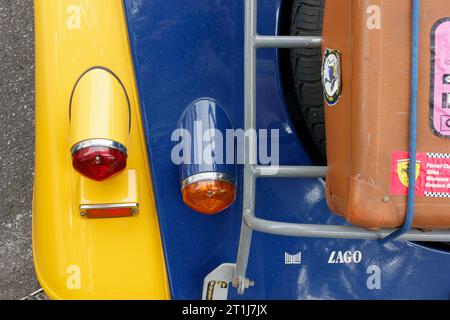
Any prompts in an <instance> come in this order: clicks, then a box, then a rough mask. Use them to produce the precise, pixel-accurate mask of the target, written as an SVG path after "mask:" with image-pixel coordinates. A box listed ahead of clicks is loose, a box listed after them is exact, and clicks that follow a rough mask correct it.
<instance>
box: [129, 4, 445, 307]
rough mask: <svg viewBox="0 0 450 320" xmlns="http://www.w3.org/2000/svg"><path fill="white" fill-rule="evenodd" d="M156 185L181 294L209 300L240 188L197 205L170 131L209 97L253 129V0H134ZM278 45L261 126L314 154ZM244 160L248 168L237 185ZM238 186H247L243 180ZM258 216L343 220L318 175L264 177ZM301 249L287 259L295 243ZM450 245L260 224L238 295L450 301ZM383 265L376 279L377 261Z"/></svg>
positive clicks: (266, 9)
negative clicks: (249, 106)
mask: <svg viewBox="0 0 450 320" xmlns="http://www.w3.org/2000/svg"><path fill="white" fill-rule="evenodd" d="M124 4H125V9H126V18H127V23H128V28H129V35H130V43H131V49H132V53H133V59H134V64H135V70H136V77H137V82H138V88H139V95H140V102H141V108H142V113H143V119H144V127H145V134H146V138H147V145H148V150H149V157H150V164H151V170H152V176H153V183H154V192H155V198H156V204H157V209H158V215H159V220H160V225H161V234H162V237H163V243H164V250H165V256H166V262H167V269H168V275H169V280H170V286H171V292H172V297H173V298H174V299H200V298H201V292H202V284H203V278H204V277H205V276H206V275H207V274H208V273H209V272H211V271H212V270H213V269H214V268H215V267H217V266H218V265H220V264H222V263H225V262H231V263H234V262H235V261H236V254H237V245H238V240H239V233H240V224H241V210H242V209H241V208H242V198H241V196H242V195H241V194H240V193H239V195H238V198H237V201H236V203H235V204H234V205H233V206H232V207H231V208H229V209H227V210H226V211H225V212H223V213H221V214H218V215H216V216H204V215H201V214H199V213H196V212H194V211H192V210H191V209H189V208H187V207H186V206H185V205H184V204H183V203H182V199H181V192H180V177H179V168H178V167H177V166H176V165H174V164H173V163H172V161H171V150H172V148H173V146H174V142H172V141H171V134H172V132H173V130H175V129H176V128H177V122H178V120H179V117H180V116H181V115H182V113H183V111H184V110H185V108H186V107H187V106H188V105H189V104H190V103H192V102H193V101H195V100H197V99H199V98H202V97H210V98H213V99H215V100H216V101H217V102H218V103H219V104H220V105H221V106H222V107H223V108H224V109H225V110H226V112H227V113H228V114H229V116H230V118H231V120H232V122H233V126H234V127H235V128H242V127H243V99H244V96H243V94H244V92H243V87H244V84H243V61H244V56H243V44H244V43H243V41H244V40H243V33H244V32H243V27H244V21H243V12H244V8H243V1H227V0H214V1H211V0H199V1H183V0H171V1H162V0H153V1H141V0H124ZM280 7H281V0H260V1H259V10H258V11H259V26H258V28H259V33H261V34H276V33H277V28H278V18H279V12H280ZM280 79H281V78H280V70H279V62H278V51H277V50H276V49H263V50H260V52H259V53H258V84H257V92H258V97H257V98H258V99H257V104H258V127H259V128H264V129H279V130H280V162H281V164H284V165H305V164H306V165H307V164H311V160H310V159H309V157H308V156H307V154H306V152H305V150H304V148H303V146H302V144H301V143H300V141H299V139H298V138H297V136H296V133H295V130H294V128H293V125H292V123H291V121H290V119H289V114H288V111H287V108H286V104H285V101H284V96H283V87H282V83H281V80H280ZM241 182H242V167H240V166H238V186H239V187H240V186H241ZM239 190H240V189H239ZM256 199H257V205H256V214H257V216H259V217H262V218H270V219H273V220H278V221H289V222H306V223H324V224H344V223H345V222H344V221H343V220H342V219H341V218H339V217H336V216H334V215H333V214H332V213H331V212H330V211H329V210H328V208H327V205H326V202H325V195H324V182H323V181H322V180H318V179H308V180H306V179H305V180H300V179H298V180H295V179H294V180H285V179H281V180H275V179H268V180H263V181H258V183H257V195H256ZM356 250H358V251H361V253H362V261H361V262H359V263H350V264H345V263H329V260H330V255H332V252H333V251H336V252H338V251H356ZM298 252H301V253H302V261H301V264H300V265H286V264H285V261H284V256H285V253H289V254H296V253H298ZM449 265H450V254H448V253H445V252H442V251H438V250H433V249H428V248H425V247H422V246H419V245H416V244H412V243H408V242H392V243H389V244H387V245H385V246H381V245H380V244H379V243H377V242H373V241H355V240H342V239H297V238H284V237H277V236H272V235H266V234H259V233H254V237H253V242H252V247H251V256H250V262H249V268H248V272H247V274H248V276H249V277H250V278H251V279H252V280H254V281H255V283H256V285H255V287H253V288H251V289H249V290H247V291H246V293H245V295H243V296H238V295H237V294H236V292H235V290H234V289H230V292H229V298H231V299H233V298H236V299H237V298H239V299H393V298H404V299H407V298H412V299H448V298H449V297H450V272H449V271H448V266H449ZM373 266H375V269H376V267H379V268H380V275H381V276H380V282H379V283H378V285H379V286H380V287H379V288H378V286H375V288H374V285H373V283H372V280H373V277H372V278H371V275H372V271H373V270H374V267H373Z"/></svg>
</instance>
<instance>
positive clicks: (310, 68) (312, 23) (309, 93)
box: [289, 0, 326, 158]
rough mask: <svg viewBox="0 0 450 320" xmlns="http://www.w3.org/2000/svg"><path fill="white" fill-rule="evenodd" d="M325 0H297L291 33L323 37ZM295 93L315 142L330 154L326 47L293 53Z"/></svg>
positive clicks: (320, 148) (292, 64)
mask: <svg viewBox="0 0 450 320" xmlns="http://www.w3.org/2000/svg"><path fill="white" fill-rule="evenodd" d="M324 5H325V0H293V3H292V11H291V26H290V31H289V32H290V35H292V36H322V23H323V11H324ZM290 60H291V70H292V78H293V83H294V87H295V89H294V90H295V96H296V100H297V105H298V108H299V109H300V114H301V117H302V118H303V120H304V123H305V124H306V127H307V131H308V132H309V133H310V135H311V139H312V142H313V144H314V145H315V146H316V147H317V148H318V149H319V151H320V153H321V154H322V156H323V157H324V158H325V157H326V137H325V115H324V105H323V89H322V79H321V78H322V76H321V66H322V50H321V49H320V48H296V49H291V52H290Z"/></svg>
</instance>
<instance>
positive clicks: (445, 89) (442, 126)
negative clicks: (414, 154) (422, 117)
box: [430, 18, 450, 138]
mask: <svg viewBox="0 0 450 320" xmlns="http://www.w3.org/2000/svg"><path fill="white" fill-rule="evenodd" d="M430 125H431V130H432V131H433V132H434V134H436V135H437V136H440V137H446V138H447V137H450V18H444V19H441V20H439V21H438V22H436V23H435V25H434V26H433V29H432V31H431V97H430Z"/></svg>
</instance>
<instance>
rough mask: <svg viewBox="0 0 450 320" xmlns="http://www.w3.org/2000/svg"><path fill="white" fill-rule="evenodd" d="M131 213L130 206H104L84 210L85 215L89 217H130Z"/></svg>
mask: <svg viewBox="0 0 450 320" xmlns="http://www.w3.org/2000/svg"><path fill="white" fill-rule="evenodd" d="M132 215H133V209H132V208H104V209H87V210H86V217H88V218H90V219H98V218H120V217H131V216H132Z"/></svg>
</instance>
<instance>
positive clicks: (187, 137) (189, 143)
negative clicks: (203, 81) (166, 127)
mask: <svg viewBox="0 0 450 320" xmlns="http://www.w3.org/2000/svg"><path fill="white" fill-rule="evenodd" d="M178 128H179V129H180V130H178V131H176V134H175V135H174V136H173V137H172V140H174V141H175V142H176V144H177V145H178V147H180V148H181V147H182V150H184V152H179V150H181V149H178V148H175V149H173V150H174V155H173V156H172V158H176V159H175V162H181V161H182V164H181V165H180V177H181V181H183V180H184V179H186V178H188V177H190V176H193V175H195V174H198V173H204V172H220V173H225V174H227V175H228V176H229V177H230V178H232V179H233V182H235V181H236V166H235V151H234V148H233V149H232V150H230V154H228V153H227V148H226V142H227V140H226V132H227V130H231V132H233V125H232V123H231V120H230V118H229V116H228V115H227V113H226V111H225V110H224V109H223V108H222V107H221V106H220V105H218V104H217V102H216V101H215V100H213V99H210V98H201V99H198V100H196V101H194V102H192V103H191V104H190V105H189V106H188V107H187V108H186V110H185V111H184V112H183V114H182V116H181V118H180V120H179V122H178ZM216 135H217V137H216ZM219 141H221V143H219ZM186 151H187V152H186ZM208 151H210V152H209V153H208Z"/></svg>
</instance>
